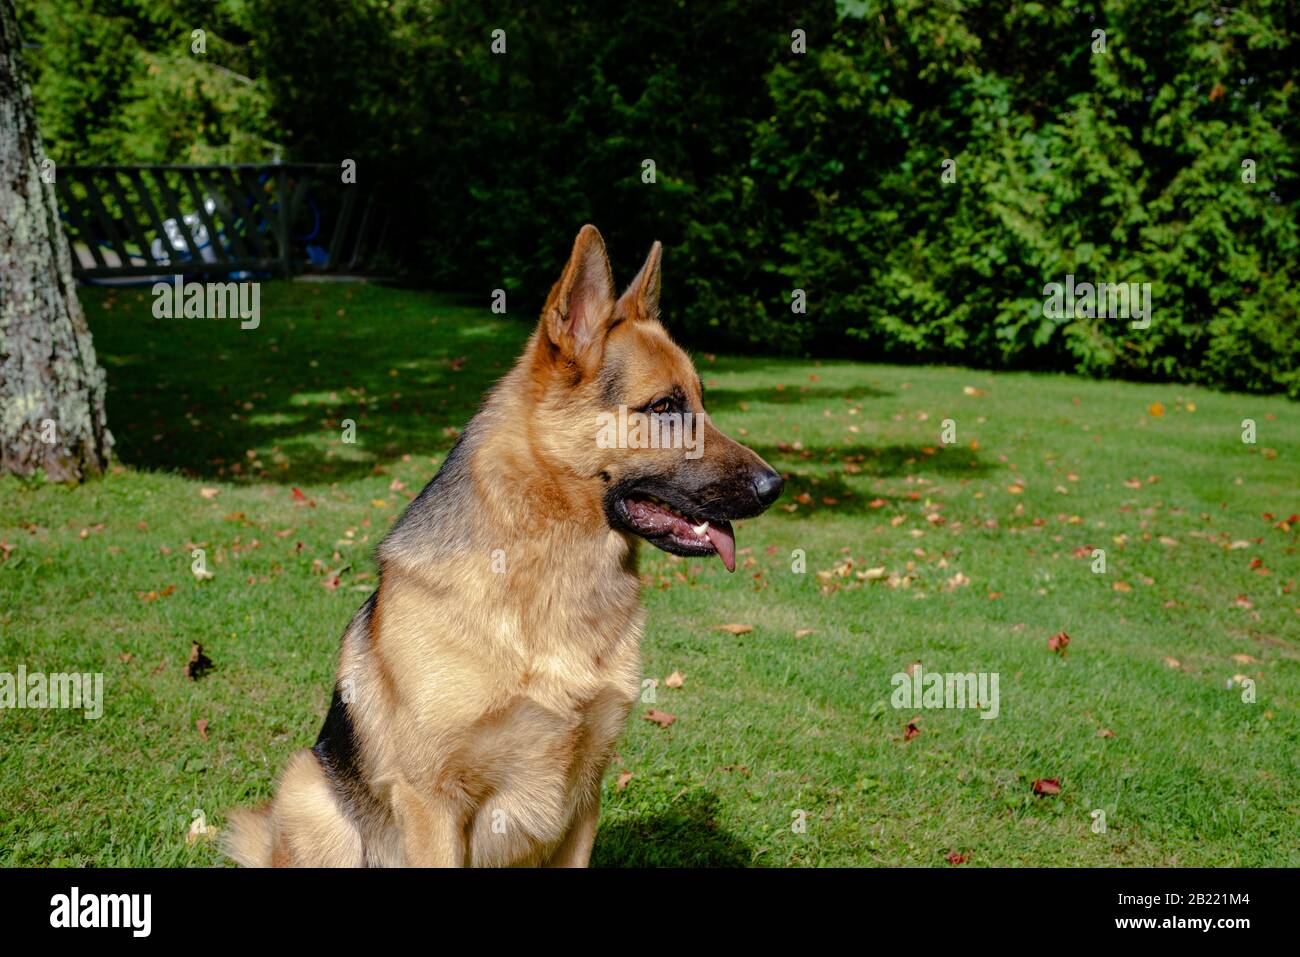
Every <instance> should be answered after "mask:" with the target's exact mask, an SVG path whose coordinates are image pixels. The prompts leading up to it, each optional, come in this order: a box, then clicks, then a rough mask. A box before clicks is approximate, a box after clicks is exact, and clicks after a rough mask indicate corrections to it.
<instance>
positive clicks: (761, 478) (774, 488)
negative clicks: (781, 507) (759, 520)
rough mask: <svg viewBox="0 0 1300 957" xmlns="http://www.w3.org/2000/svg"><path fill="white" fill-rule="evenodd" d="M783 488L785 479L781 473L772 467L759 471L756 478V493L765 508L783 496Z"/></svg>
mask: <svg viewBox="0 0 1300 957" xmlns="http://www.w3.org/2000/svg"><path fill="white" fill-rule="evenodd" d="M783 488H785V481H784V480H783V479H782V478H781V476H780V474H779V473H777V472H774V471H772V470H771V469H765V470H763V471H762V472H759V473H758V475H757V476H756V477H755V478H754V494H755V495H756V496H758V500H759V502H761V503H762V505H763V507H764V508H767V507H768V506H769V505H771V504H772V503H773V502H775V501H776V500H777V499H778V498H780V497H781V489H783Z"/></svg>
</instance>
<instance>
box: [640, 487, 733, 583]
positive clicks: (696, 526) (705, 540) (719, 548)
mask: <svg viewBox="0 0 1300 957" xmlns="http://www.w3.org/2000/svg"><path fill="white" fill-rule="evenodd" d="M621 511H622V512H623V517H624V518H625V519H626V520H627V524H628V526H629V527H630V528H631V529H632V531H634V532H636V533H637V534H638V535H640V536H641V537H642V538H644V539H645V540H646V541H648V542H650V543H651V544H652V545H655V546H657V547H659V548H662V549H663V550H664V551H666V552H672V553H673V554H675V555H712V554H715V553H716V554H717V556H718V557H719V558H721V559H722V564H724V565H726V566H727V571H729V572H734V571H735V570H736V536H735V533H734V532H733V531H732V529H731V523H730V522H727V521H709V520H705V519H701V520H699V521H695V520H693V519H691V518H688V517H687V516H685V515H683V514H682V513H681V512H679V511H677V509H675V508H673V507H672V506H671V505H668V504H667V503H665V502H661V501H660V500H659V499H657V498H654V497H653V496H634V497H632V498H625V499H623V500H622V509H621Z"/></svg>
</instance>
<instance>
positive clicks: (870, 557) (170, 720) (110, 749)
mask: <svg viewBox="0 0 1300 957" xmlns="http://www.w3.org/2000/svg"><path fill="white" fill-rule="evenodd" d="M83 301H84V302H85V303H86V305H87V309H88V312H89V315H90V321H91V326H92V328H93V330H94V334H95V343H96V346H97V349H98V351H99V356H100V359H101V361H102V362H103V363H104V365H105V367H106V368H107V372H108V378H109V383H110V394H109V422H110V426H111V427H112V429H113V432H114V434H115V435H116V437H117V443H118V444H117V452H118V455H119V463H120V465H119V466H118V467H115V468H114V470H113V472H112V474H110V475H108V476H107V477H105V478H103V479H102V480H98V481H94V482H91V483H89V484H87V485H85V486H84V487H81V488H66V487H62V486H49V485H40V484H33V483H21V482H19V481H16V480H14V479H5V480H2V481H0V542H3V543H4V544H3V548H0V554H4V555H6V556H7V557H5V558H4V559H3V561H2V562H0V671H10V672H12V671H16V670H17V667H18V666H19V665H20V664H21V665H25V667H26V668H27V670H28V671H29V672H32V671H44V672H68V671H85V672H103V673H104V686H105V705H104V716H103V717H102V718H101V719H99V720H85V719H84V718H83V717H82V716H81V714H80V713H75V712H70V711H52V710H46V711H39V710H21V711H20V710H4V711H0V864H6V865H51V864H53V865H96V866H110V865H165V866H175V865H203V866H206V865H212V864H216V863H219V857H218V855H217V854H216V852H215V850H214V848H213V846H212V843H211V842H210V841H209V840H204V839H200V840H198V841H196V842H194V843H189V842H187V840H186V834H187V831H188V830H189V827H190V822H191V820H192V818H193V817H194V815H195V812H196V811H202V812H203V814H204V815H205V817H206V820H207V822H208V823H209V824H210V825H212V826H216V827H219V826H221V824H222V823H223V815H224V812H225V810H226V809H227V808H229V807H231V806H233V805H237V804H245V803H249V802H252V801H256V800H259V799H262V798H265V797H267V796H268V795H269V794H270V793H271V790H272V786H273V783H274V780H275V776H276V774H277V773H278V770H279V769H280V767H282V766H283V763H284V760H285V758H286V757H287V756H288V754H289V752H290V751H291V750H292V749H293V748H296V747H301V746H303V745H307V744H310V743H311V742H312V741H313V740H314V738H315V734H316V731H317V729H318V726H319V724H320V720H321V717H322V715H323V714H324V710H325V707H326V704H327V702H328V698H329V693H330V686H331V681H332V673H333V669H334V655H335V650H336V646H337V641H338V638H339V635H340V633H341V631H342V629H343V627H344V625H345V624H346V622H347V620H348V618H349V616H350V615H351V614H352V612H353V611H354V609H355V608H356V607H357V606H358V605H359V604H360V603H361V602H362V600H363V599H364V598H365V596H366V594H367V593H369V591H370V590H371V589H372V588H373V586H374V582H375V578H374V574H375V568H374V565H373V562H372V560H371V550H372V547H373V546H374V545H375V543H376V542H377V541H378V539H379V538H380V537H381V536H382V535H383V533H384V531H385V530H386V529H387V528H388V526H389V525H390V524H391V523H392V522H393V520H394V519H395V518H396V517H397V516H398V514H399V513H400V511H401V509H402V507H403V506H404V505H405V503H406V501H407V499H408V498H410V497H411V496H412V495H414V494H415V493H416V492H418V491H419V489H420V488H421V486H422V485H423V484H424V483H425V482H426V481H428V479H429V478H430V477H431V476H432V475H433V473H434V471H435V470H436V468H437V466H438V464H439V463H440V462H441V461H442V458H443V456H444V455H445V454H446V452H447V450H448V449H449V448H450V446H451V444H452V442H453V441H454V437H455V434H456V431H455V430H456V429H457V428H459V427H461V426H463V425H464V423H465V422H466V421H467V419H468V418H469V416H470V415H471V414H472V412H473V410H474V408H475V407H476V405H477V402H478V399H479V397H480V395H481V394H482V392H483V391H484V389H485V388H486V387H487V386H488V385H489V384H491V382H492V381H493V380H494V379H496V378H497V377H498V376H499V375H500V374H501V373H502V372H503V371H504V370H505V369H506V368H507V367H508V365H509V364H510V362H511V361H512V359H513V357H514V356H515V354H516V353H517V351H518V349H519V347H520V345H521V343H522V341H523V340H524V338H525V336H526V335H527V333H528V330H529V328H530V325H531V324H530V323H525V322H522V321H518V320H506V319H503V318H500V317H494V316H491V315H489V314H488V313H487V312H486V310H483V309H478V308H468V307H465V306H463V305H455V304H452V303H451V302H449V301H448V300H446V299H442V298H437V297H434V296H431V295H428V294H424V293H417V292H411V291H402V290H393V289H382V288H377V287H370V286H340V285H309V284H292V285H291V284H284V283H267V284H265V285H264V287H263V290H262V322H261V326H260V328H258V329H256V330H250V331H241V330H240V329H239V328H238V324H237V323H235V322H232V321H225V322H221V321H200V320H156V319H153V318H152V316H151V310H150V300H149V293H148V290H127V291H122V290H119V291H116V292H109V291H106V290H102V289H96V290H89V291H86V292H84V293H83ZM1157 321H1158V319H1157ZM695 358H696V361H697V364H698V367H699V371H700V374H701V377H702V378H703V379H704V380H705V382H706V385H707V391H708V401H709V404H710V410H711V412H712V413H713V415H714V418H715V420H716V421H717V422H718V424H719V425H720V427H721V428H723V429H724V430H725V431H728V432H730V433H731V434H732V435H734V436H736V437H737V438H740V439H741V440H742V441H746V442H748V443H749V444H750V445H751V446H752V447H754V448H755V449H757V450H758V451H759V452H760V453H761V454H763V455H764V456H765V457H766V458H767V459H768V461H769V462H771V463H772V464H773V465H775V466H776V467H777V468H779V469H780V470H781V471H782V472H783V473H785V474H786V475H787V478H788V481H787V491H786V494H785V496H784V497H783V499H782V501H781V502H780V503H778V505H777V506H776V507H774V508H773V509H772V510H771V512H769V513H768V514H767V515H765V516H763V517H761V518H758V519H755V520H752V521H748V522H745V523H743V525H742V526H740V527H738V529H737V539H738V547H739V548H740V549H742V550H743V551H742V556H741V558H740V561H741V563H742V567H741V568H740V569H738V571H737V573H736V574H735V575H728V574H727V573H726V572H725V570H724V569H723V568H722V565H721V563H720V562H718V561H717V560H716V559H713V560H711V561H687V560H681V559H677V558H674V557H670V556H668V555H665V554H664V553H662V552H659V551H657V550H655V549H652V548H648V547H647V548H645V549H643V551H642V560H641V561H642V565H641V567H642V571H643V573H644V578H645V581H646V586H647V587H646V589H645V602H646V604H647V606H648V608H649V618H648V625H647V634H646V638H645V642H644V645H643V656H644V661H645V673H646V675H647V676H651V677H657V678H658V679H659V687H658V689H657V700H656V701H655V702H654V704H653V707H655V708H658V709H659V710H661V711H666V712H669V713H671V714H673V715H675V716H676V721H675V722H674V723H673V724H671V726H669V727H667V728H661V727H659V726H658V725H656V724H653V723H651V722H649V721H646V720H643V719H642V715H643V713H644V712H645V711H646V710H648V709H649V708H650V707H651V706H652V705H651V704H649V703H647V704H643V705H640V706H639V707H638V708H637V710H636V711H635V712H634V716H633V719H632V720H631V722H630V723H629V727H628V729H627V733H626V734H625V736H624V738H623V740H622V742H621V744H620V746H619V756H618V759H617V760H616V761H615V763H614V765H613V767H612V768H611V772H610V774H609V776H608V777H607V780H606V788H605V804H604V811H603V814H602V819H601V830H600V835H599V837H598V838H597V842H596V850H595V855H594V861H593V863H595V864H598V865H602V866H617V865H629V864H630V865H638V864H668V865H673V864H676V865H696V864H723V865H757V866H782V865H925V866H943V867H948V866H951V865H950V864H949V862H948V857H949V855H950V854H954V853H955V854H958V855H963V856H965V857H966V858H967V860H966V863H965V864H964V865H963V866H968V867H969V866H987V865H1067V866H1069V865H1139V864H1143V865H1148V864H1153V865H1290V866H1296V865H1300V791H1298V787H1297V783H1298V782H1300V767H1298V764H1300V758H1298V755H1300V718H1298V716H1297V693H1298V692H1300V593H1297V591H1296V579H1297V578H1300V571H1298V564H1300V563H1298V562H1297V556H1296V544H1297V541H1296V539H1297V527H1298V525H1300V523H1296V522H1295V520H1294V519H1292V521H1291V522H1289V523H1288V522H1287V521H1286V520H1287V519H1288V518H1289V517H1291V515H1292V513H1294V512H1297V511H1300V494H1297V493H1298V487H1300V466H1298V464H1297V452H1298V450H1300V424H1298V423H1297V417H1296V409H1295V406H1294V405H1293V404H1290V403H1288V402H1286V401H1284V400H1282V399H1272V398H1259V397H1247V396H1240V395H1223V394H1216V393H1212V392H1208V391H1204V390H1200V389H1194V388H1187V387H1182V386H1165V385H1154V386H1153V385H1136V384H1128V383H1115V382H1092V381H1085V380H1080V379H1076V378H1071V377H1067V376H1055V375H1030V374H997V375H993V374H989V373H985V372H974V371H969V370H964V369H951V368H907V367H896V366H880V365H861V364H855V363H849V362H834V361H822V362H817V361H787V360H777V359H763V358H745V359H741V358H732V357H726V356H716V357H715V356H712V355H707V354H697V355H696V357H695ZM947 418H951V419H952V420H954V422H955V425H956V430H957V442H956V443H955V444H953V445H950V446H945V445H943V444H942V443H941V442H940V430H941V423H942V421H943V420H944V419H947ZM1246 418H1251V419H1254V420H1255V422H1256V423H1257V428H1258V442H1257V443H1256V444H1253V445H1252V444H1244V443H1243V442H1242V436H1241V422H1242V420H1243V419H1246ZM344 419H352V420H354V421H355V422H356V424H357V441H356V443H355V444H345V443H343V442H342V441H341V440H340V435H341V426H340V423H341V421H342V420H344ZM295 489H298V490H300V491H301V496H302V497H303V498H305V501H303V500H300V499H299V496H297V495H295ZM211 490H217V492H216V494H215V495H212V491H211ZM196 547H201V548H203V549H205V550H206V554H207V556H208V567H209V569H210V570H211V571H212V572H213V577H212V578H211V579H210V580H206V581H199V580H197V579H196V578H195V576H194V575H193V574H192V573H191V561H192V558H191V551H192V549H194V548H196ZM1094 547H1102V548H1104V549H1105V550H1106V559H1107V566H1108V567H1107V569H1106V572H1105V573H1104V574H1095V573H1094V572H1093V571H1092V565H1093V559H1092V552H1091V549H1092V548H1094ZM796 549H801V550H803V552H804V553H805V554H806V562H807V570H806V573H804V574H798V573H796V572H794V571H792V563H793V560H792V553H793V552H794V550H796ZM880 568H883V569H884V572H879V571H876V569H880ZM340 569H341V572H340V571H339V570H340ZM868 570H872V571H871V572H870V575H869V576H867V573H868ZM335 572H338V576H337V582H338V584H337V586H336V587H334V588H330V587H327V585H330V584H334V582H335V579H334V578H333V576H332V574H331V573H335ZM859 573H863V575H864V576H867V577H860V576H859ZM877 575H883V576H884V577H883V578H879V579H877V578H875V577H874V576H877ZM722 624H746V625H751V626H752V631H749V632H747V633H743V634H739V635H733V634H730V633H728V632H726V631H720V630H717V629H716V626H718V625H722ZM1062 631H1064V632H1066V633H1068V634H1069V636H1070V638H1071V641H1070V643H1069V646H1068V649H1067V654H1066V655H1065V656H1061V655H1059V654H1056V653H1054V652H1053V651H1052V650H1050V649H1049V644H1048V642H1049V639H1050V638H1052V636H1053V635H1055V634H1057V633H1059V632H1062ZM194 641H197V642H200V643H201V644H202V646H203V649H204V651H205V653H206V654H207V655H208V656H209V657H210V658H211V659H212V661H213V663H214V666H215V667H214V670H213V671H212V672H211V673H210V674H208V675H207V676H206V677H203V678H201V679H199V680H197V681H193V680H190V679H189V678H187V677H186V675H185V674H184V672H183V668H184V666H185V663H186V661H187V659H188V657H189V653H190V648H191V642H194ZM917 661H919V662H921V663H922V667H923V669H924V670H927V671H940V672H990V673H993V672H995V673H997V674H998V675H999V678H1000V704H999V707H1000V713H999V715H998V717H997V718H996V719H994V720H982V719H981V718H980V717H979V714H978V712H976V711H973V710H933V709H929V710H920V709H917V708H907V709H895V708H894V707H892V706H891V703H890V696H891V693H892V690H893V687H892V685H891V677H892V676H893V675H894V674H896V673H898V672H902V671H904V670H905V669H906V668H908V666H909V665H912V664H913V663H914V662H917ZM674 671H680V672H682V673H684V675H685V681H684V684H683V685H682V686H681V687H680V688H670V687H667V685H666V684H665V682H664V679H665V678H666V677H667V676H668V675H669V674H670V673H672V672H674ZM1234 676H1236V677H1235V681H1234ZM1243 678H1245V679H1250V680H1251V681H1253V683H1254V692H1255V695H1256V701H1255V702H1254V703H1247V702H1244V701H1243V693H1244V691H1243V687H1242V684H1241V683H1242V680H1243ZM1230 682H1231V683H1232V686H1231V687H1229V683H1230ZM918 715H919V716H920V717H919V720H917V721H916V722H915V725H914V728H915V729H919V732H920V733H919V734H916V733H914V732H913V733H911V734H908V733H907V728H908V725H909V722H912V721H913V719H914V718H917V717H918ZM200 721H202V722H206V724H205V725H204V729H205V731H206V739H205V737H204V735H203V734H202V733H200V730H199V726H198V722H200ZM1103 729H1104V730H1105V731H1109V732H1112V733H1113V736H1104V734H1103V733H1102V732H1103ZM905 738H906V740H905ZM623 771H627V772H630V773H631V778H630V779H629V780H627V782H626V785H625V786H624V787H622V788H621V789H620V788H619V787H618V785H617V779H618V777H619V775H620V773H621V772H623ZM1039 779H1057V780H1059V783H1060V793H1059V794H1055V795H1046V796H1036V795H1035V793H1034V782H1035V781H1036V780H1039ZM1096 810H1101V811H1104V814H1105V824H1106V828H1105V831H1104V833H1095V832H1094V829H1093V824H1094V817H1093V812H1094V811H1096ZM800 811H802V812H804V814H805V820H806V828H805V829H804V830H803V832H802V833H798V832H796V830H795V829H793V828H792V822H794V821H795V820H796V815H797V812H800Z"/></svg>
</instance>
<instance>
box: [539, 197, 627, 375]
mask: <svg viewBox="0 0 1300 957" xmlns="http://www.w3.org/2000/svg"><path fill="white" fill-rule="evenodd" d="M613 315H614V277H613V275H612V274H611V273H610V270H609V257H608V256H607V255H606V253H605V240H603V239H601V237H600V232H599V230H597V229H596V227H595V226H592V225H591V224H590V223H588V224H587V225H586V226H583V227H582V229H580V230H579V231H578V238H577V239H576V240H574V242H573V252H572V253H571V254H570V255H569V262H568V263H567V264H566V265H565V267H564V272H563V273H561V274H560V281H559V282H557V283H556V284H555V285H554V286H553V287H552V288H551V294H550V295H549V296H547V298H546V305H545V306H544V307H543V309H542V325H543V326H544V328H545V331H546V336H547V338H548V339H550V341H551V343H552V344H553V345H554V346H555V347H556V349H558V350H559V352H560V353H561V354H562V355H563V356H565V357H566V358H568V359H570V360H572V361H573V362H575V363H576V364H577V365H578V366H580V367H582V368H583V369H586V370H591V369H593V368H594V367H595V366H596V365H597V364H598V362H599V359H600V351H601V346H602V344H603V343H604V341H605V332H606V331H607V329H608V327H609V322H610V319H611V318H612V317H613Z"/></svg>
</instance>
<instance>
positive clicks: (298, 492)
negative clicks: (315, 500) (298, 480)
mask: <svg viewBox="0 0 1300 957" xmlns="http://www.w3.org/2000/svg"><path fill="white" fill-rule="evenodd" d="M293 500H294V501H295V502H305V501H307V496H306V495H303V494H302V489H300V488H298V487H297V486H296V485H295V486H294V488H293Z"/></svg>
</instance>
